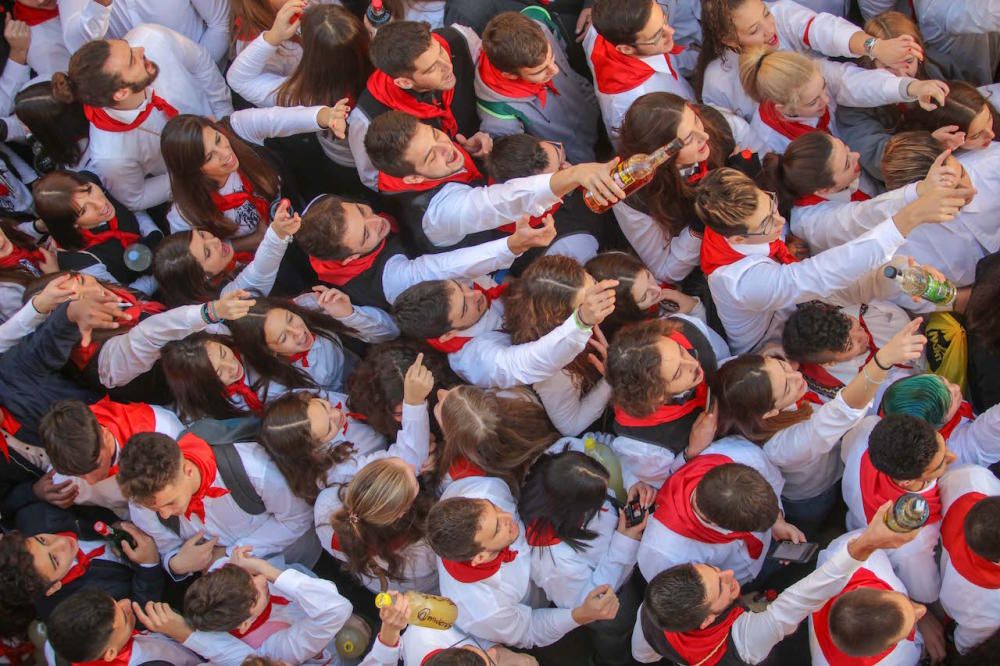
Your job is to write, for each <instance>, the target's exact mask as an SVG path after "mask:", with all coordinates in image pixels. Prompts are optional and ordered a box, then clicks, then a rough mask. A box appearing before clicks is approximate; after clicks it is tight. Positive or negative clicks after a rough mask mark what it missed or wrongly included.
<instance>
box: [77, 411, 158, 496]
mask: <svg viewBox="0 0 1000 666" xmlns="http://www.w3.org/2000/svg"><path fill="white" fill-rule="evenodd" d="M90 411H91V413H93V415H94V417H95V418H96V419H97V423H98V424H100V425H101V426H103V427H105V428H107V429H108V430H110V431H111V434H112V435H114V438H115V441H116V442H117V443H118V446H119V448H125V444H126V443H127V442H128V440H129V438H130V437H132V435H134V434H136V433H140V432H153V431H155V430H156V414H155V413H154V412H153V408H152V407H150V406H149V405H147V404H144V403H141V402H136V403H130V404H124V403H121V402H111V399H110V398H109V397H107V396H104V397H103V398H102V399H101V400H99V401H98V402H96V403H94V404H93V405H90ZM117 473H118V465H112V466H111V467H110V468H109V469H108V476H109V477H110V476H114V475H115V474H117Z"/></svg>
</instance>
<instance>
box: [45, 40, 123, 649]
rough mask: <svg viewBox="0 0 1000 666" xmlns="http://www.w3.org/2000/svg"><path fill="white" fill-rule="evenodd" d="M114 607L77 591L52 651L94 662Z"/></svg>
mask: <svg viewBox="0 0 1000 666" xmlns="http://www.w3.org/2000/svg"><path fill="white" fill-rule="evenodd" d="M92 43H93V42H91V44H92ZM116 606H117V604H116V603H115V600H114V598H113V597H112V596H111V595H110V594H108V593H107V592H105V591H103V590H99V589H93V588H90V589H85V590H80V591H79V592H76V593H75V594H73V595H71V596H69V597H67V598H66V599H65V600H63V601H62V602H60V604H59V605H58V606H56V607H55V609H54V610H53V611H52V614H51V615H49V618H48V620H47V621H46V623H45V628H46V633H47V634H48V637H49V642H50V643H52V649H54V650H55V651H56V654H58V655H59V656H60V657H62V658H63V659H66V660H68V661H71V662H81V661H96V660H98V659H99V658H100V657H101V655H102V654H103V653H104V651H105V650H107V648H108V641H110V640H111V634H112V633H113V631H114V624H115V613H116V612H117V611H116V609H115V607H116Z"/></svg>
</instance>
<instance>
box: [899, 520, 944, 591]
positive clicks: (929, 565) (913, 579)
mask: <svg viewBox="0 0 1000 666" xmlns="http://www.w3.org/2000/svg"><path fill="white" fill-rule="evenodd" d="M940 536H941V523H934V524H930V525H927V526H926V527H924V528H923V529H922V530H920V534H918V535H917V538H916V539H914V540H913V541H910V542H908V543H907V544H906V545H904V546H900V547H899V548H894V549H892V550H888V551H886V554H887V555H888V556H889V561H890V562H892V569H893V571H895V572H896V575H897V576H899V579H900V580H901V581H903V585H905V586H906V591H907V593H908V594H909V595H910V598H911V599H913V600H914V601H916V602H917V603H921V604H932V603H934V602H935V601H937V600H938V596H939V595H940V594H941V569H940V568H939V567H938V564H937V558H936V556H935V551H936V550H937V546H938V539H939V537H940Z"/></svg>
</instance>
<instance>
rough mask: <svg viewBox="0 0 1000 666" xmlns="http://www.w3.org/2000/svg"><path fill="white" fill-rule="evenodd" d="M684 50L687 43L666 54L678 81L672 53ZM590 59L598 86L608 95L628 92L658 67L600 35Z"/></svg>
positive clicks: (668, 63)
mask: <svg viewBox="0 0 1000 666" xmlns="http://www.w3.org/2000/svg"><path fill="white" fill-rule="evenodd" d="M683 50H684V47H683V46H674V47H673V48H672V49H670V53H664V54H663V57H664V59H665V60H666V61H667V68H668V69H669V70H670V74H671V75H673V77H674V79H675V80H677V79H678V77H677V72H676V71H675V70H674V65H673V63H672V62H671V61H670V56H671V55H677V54H678V53H680V52H681V51H683ZM590 62H591V63H593V65H594V80H595V82H596V83H597V89H598V90H599V91H601V92H602V93H604V94H605V95H617V94H618V93H623V92H627V91H629V90H632V89H633V88H636V87H638V86H640V85H642V84H643V83H645V82H646V80H647V79H649V77H651V76H652V75H653V74H655V73H656V70H655V69H653V68H652V67H650V66H649V65H647V64H646V63H645V62H643V61H642V60H641V59H640V56H631V55H625V54H624V53H622V52H621V51H619V50H618V49H616V48H615V45H614V44H612V43H611V42H609V41H608V40H606V39H604V38H603V37H601V36H600V35H598V36H597V39H596V40H594V50H593V51H591V53H590Z"/></svg>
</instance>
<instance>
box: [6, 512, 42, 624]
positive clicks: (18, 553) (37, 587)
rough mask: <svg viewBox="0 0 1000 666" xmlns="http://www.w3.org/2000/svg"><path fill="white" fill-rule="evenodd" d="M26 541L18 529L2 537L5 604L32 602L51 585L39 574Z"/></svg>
mask: <svg viewBox="0 0 1000 666" xmlns="http://www.w3.org/2000/svg"><path fill="white" fill-rule="evenodd" d="M26 541H27V539H26V538H25V536H24V535H23V534H22V533H21V532H20V531H18V530H12V531H10V532H8V533H7V534H4V535H3V538H0V597H2V598H3V600H4V601H3V603H4V605H8V606H10V605H22V604H30V603H31V600H32V599H33V598H34V597H35V596H36V595H38V594H41V593H42V592H44V591H45V590H46V589H47V588H48V587H49V585H50V583H49V582H47V581H46V580H45V579H44V578H42V577H41V576H40V575H38V570H37V569H35V559H34V558H33V557H32V556H31V553H29V552H28V548H27V545H26V544H25V542H26Z"/></svg>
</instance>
